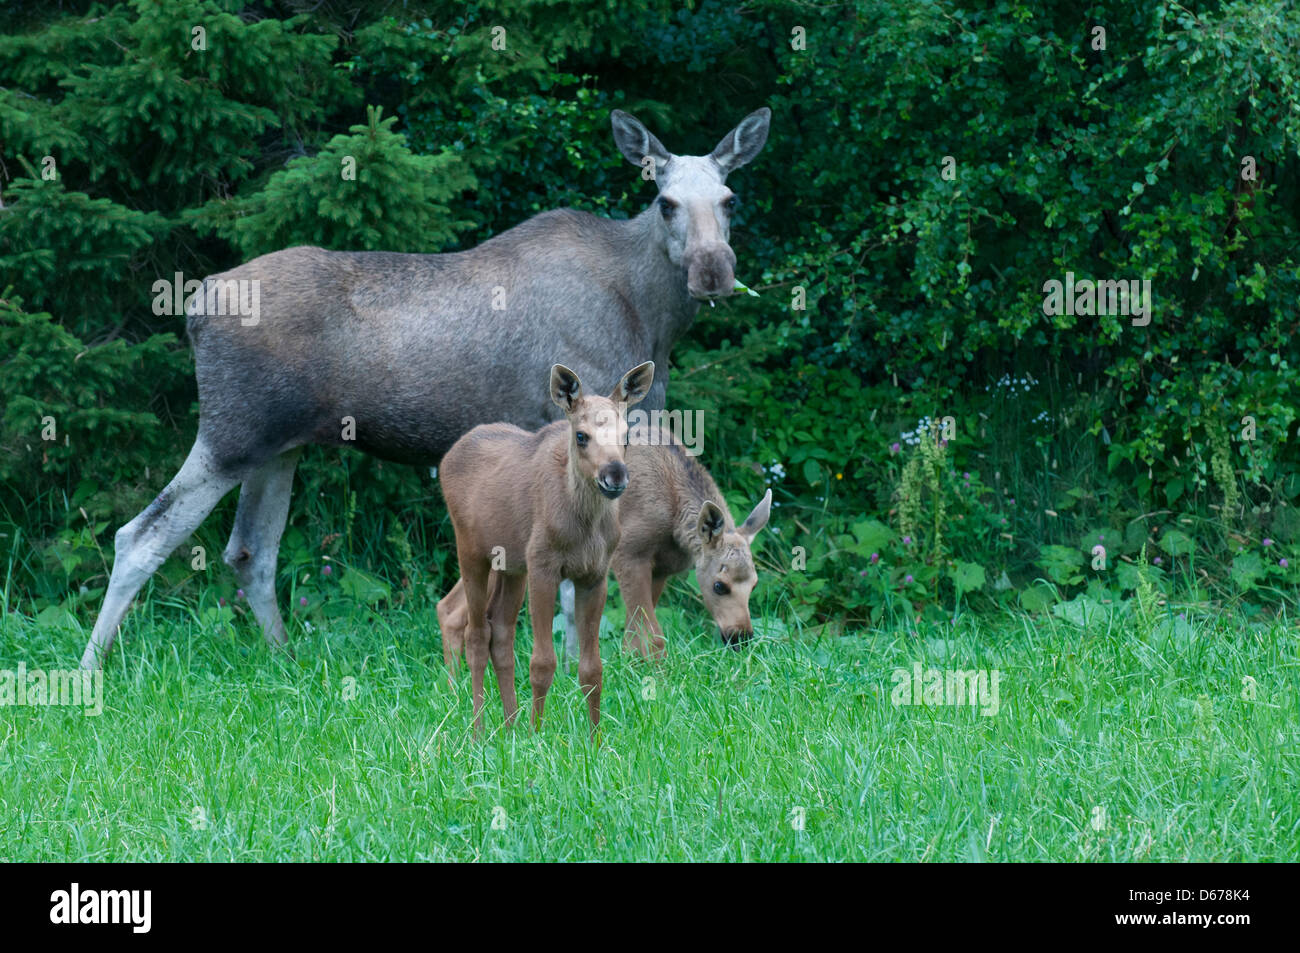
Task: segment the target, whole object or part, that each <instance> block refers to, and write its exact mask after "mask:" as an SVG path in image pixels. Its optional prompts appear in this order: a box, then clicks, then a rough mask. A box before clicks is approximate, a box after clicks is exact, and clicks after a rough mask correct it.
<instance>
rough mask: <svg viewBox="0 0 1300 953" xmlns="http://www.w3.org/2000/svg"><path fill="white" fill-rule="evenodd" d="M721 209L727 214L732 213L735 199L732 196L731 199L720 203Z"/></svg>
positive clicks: (734, 207)
mask: <svg viewBox="0 0 1300 953" xmlns="http://www.w3.org/2000/svg"><path fill="white" fill-rule="evenodd" d="M722 207H723V208H725V209H726V210H727V211H728V212H734V211H735V210H736V197H735V196H734V195H733V196H732V197H731V198H729V199H727V200H726V201H725V202H723V203H722Z"/></svg>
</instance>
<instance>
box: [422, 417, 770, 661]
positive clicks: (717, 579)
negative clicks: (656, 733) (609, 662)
mask: <svg viewBox="0 0 1300 953" xmlns="http://www.w3.org/2000/svg"><path fill="white" fill-rule="evenodd" d="M627 469H628V489H627V492H626V493H625V494H624V495H623V498H622V499H621V500H620V501H619V512H618V521H619V529H620V535H619V542H618V547H617V548H616V549H615V550H614V556H613V559H612V560H611V562H610V568H611V569H613V571H614V578H616V579H617V580H618V586H619V591H620V592H621V593H622V594H623V602H624V604H625V606H626V607H627V630H626V632H625V634H624V639H623V647H624V648H625V649H628V650H632V651H636V652H639V653H640V654H642V655H650V654H653V655H655V656H660V655H662V654H663V651H664V638H663V635H664V633H663V628H662V627H661V626H660V625H659V619H658V617H657V616H656V615H655V609H656V607H657V606H658V605H659V597H660V596H662V595H663V591H664V586H665V585H666V584H667V582H668V579H669V577H671V576H675V575H677V574H678V573H682V572H685V571H686V570H687V569H689V568H691V567H692V566H694V567H695V576H696V580H697V581H698V582H699V586H700V594H701V596H703V598H704V605H705V607H706V608H707V609H708V610H709V615H710V616H712V617H713V621H714V622H715V623H717V626H718V631H719V632H720V633H721V635H722V638H723V641H725V642H727V643H728V644H732V645H734V644H737V643H739V642H743V641H745V640H746V639H748V638H749V637H750V636H751V635H752V634H753V631H754V629H753V624H752V622H751V621H750V616H749V596H750V593H752V592H753V590H754V585H755V583H756V582H757V581H758V575H757V573H756V572H755V569H754V560H753V557H752V556H751V554H750V551H749V547H750V543H752V542H753V539H754V537H755V536H757V535H758V533H759V531H760V530H761V529H762V528H763V527H764V526H766V525H767V520H768V516H769V515H770V513H771V508H772V491H771V490H768V491H767V493H766V494H765V495H764V496H763V499H762V500H761V501H760V502H759V504H758V505H757V506H755V507H754V509H753V511H752V512H751V513H750V514H749V516H748V518H746V520H745V522H744V523H742V524H741V525H740V526H739V527H737V526H736V524H735V521H734V520H732V518H731V513H730V512H729V511H728V510H727V504H726V501H725V500H724V499H723V497H722V494H721V493H720V492H718V486H717V484H716V483H714V482H713V478H712V477H711V476H710V475H709V473H708V471H707V470H705V469H704V467H703V466H701V465H700V464H699V463H698V462H697V461H696V460H695V459H694V458H693V457H691V456H690V455H688V454H687V453H686V452H685V450H683V448H682V446H681V444H679V443H677V441H676V440H674V439H673V438H672V435H671V434H670V433H669V432H668V430H667V429H666V428H661V427H657V426H655V427H643V426H640V425H638V426H637V427H634V428H632V430H631V431H630V432H629V434H628V447H627ZM501 582H502V580H501V574H500V573H493V575H492V586H491V593H490V596H489V603H488V606H489V607H488V618H489V620H490V621H491V624H492V626H493V631H494V633H495V630H496V627H498V626H500V625H502V624H505V622H506V621H507V620H506V619H505V614H506V613H508V612H509V607H508V606H505V605H503V599H502V591H501ZM465 623H466V611H465V585H464V582H463V581H458V582H457V583H456V585H455V586H454V587H453V588H452V590H451V591H450V592H448V593H447V595H445V596H444V597H443V598H442V601H440V602H439V603H438V624H439V627H440V628H441V629H442V651H443V657H444V659H445V660H446V662H447V670H448V673H449V675H450V673H451V671H452V669H453V666H454V664H455V661H456V659H457V658H458V657H459V656H460V653H461V647H462V645H463V644H464V640H465ZM548 631H549V630H548ZM576 636H577V633H576V631H575V630H574V627H573V626H572V625H569V626H568V627H567V632H566V635H565V652H566V654H567V655H569V656H570V657H572V656H574V655H576V654H577V638H576ZM534 637H536V633H534Z"/></svg>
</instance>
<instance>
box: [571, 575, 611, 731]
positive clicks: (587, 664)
mask: <svg viewBox="0 0 1300 953" xmlns="http://www.w3.org/2000/svg"><path fill="white" fill-rule="evenodd" d="M607 587H608V584H607V583H606V581H605V577H603V576H602V577H601V578H600V581H599V582H597V583H596V584H595V585H590V586H577V587H576V588H575V590H574V602H575V604H576V608H577V610H578V684H579V685H580V686H582V691H583V694H585V695H586V696H587V715H588V717H589V718H590V719H591V731H592V734H595V732H596V728H597V726H598V725H599V724H600V691H601V687H602V685H603V683H604V673H603V667H602V665H601V661H600V614H601V613H602V612H604V611H605V594H606V591H607Z"/></svg>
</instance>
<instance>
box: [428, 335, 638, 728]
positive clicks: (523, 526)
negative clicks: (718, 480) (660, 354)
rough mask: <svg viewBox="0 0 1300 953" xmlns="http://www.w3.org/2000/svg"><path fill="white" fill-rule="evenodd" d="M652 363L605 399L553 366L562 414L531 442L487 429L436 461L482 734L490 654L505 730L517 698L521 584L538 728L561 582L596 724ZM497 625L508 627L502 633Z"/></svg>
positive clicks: (525, 435)
mask: <svg viewBox="0 0 1300 953" xmlns="http://www.w3.org/2000/svg"><path fill="white" fill-rule="evenodd" d="M654 367H655V366H654V363H653V362H651V361H647V362H646V363H644V364H641V365H639V366H637V367H634V368H633V369H632V370H630V371H628V372H627V374H625V375H624V376H623V379H622V380H621V381H619V384H618V386H617V387H615V388H614V392H613V393H612V394H611V395H610V396H609V397H596V396H584V395H583V393H582V385H581V383H580V382H579V380H578V376H577V375H576V374H574V373H573V371H571V370H569V369H568V368H567V367H564V366H563V365H561V364H556V365H555V366H554V367H552V368H551V383H550V389H551V400H552V401H554V402H555V404H556V405H557V406H559V407H560V409H562V410H563V411H564V414H565V417H566V418H567V419H566V420H564V421H557V422H555V423H553V424H550V425H548V426H546V427H543V428H542V429H541V430H539V431H537V432H536V433H529V432H527V431H525V430H521V429H519V428H518V427H515V426H513V425H511V424H484V425H480V426H478V427H475V428H474V429H473V430H471V431H470V432H469V433H467V434H465V436H463V437H461V438H460V439H459V440H457V441H456V442H455V443H454V444H452V447H451V449H450V450H448V451H447V455H446V456H444V457H443V458H442V471H441V477H442V492H443V496H444V497H446V500H447V512H448V513H449V514H450V515H451V522H452V526H453V527H454V528H455V530H456V557H457V560H458V561H459V563H460V575H461V579H462V580H463V581H464V585H465V604H466V617H465V619H466V621H465V655H466V657H467V658H468V660H469V669H470V678H471V684H472V686H473V694H474V728H475V730H476V731H479V732H481V731H482V729H483V675H484V672H485V670H486V669H487V658H488V651H489V648H490V650H491V654H492V667H493V668H494V669H495V670H496V676H497V687H498V688H499V689H500V691H501V703H502V705H503V707H504V709H505V717H506V724H507V725H510V724H512V723H513V722H514V720H515V716H516V714H517V713H518V708H519V706H518V703H517V701H516V697H515V649H514V630H515V621H516V619H517V618H518V616H519V609H520V607H521V606H522V605H523V601H524V587H525V585H527V588H528V596H529V611H530V614H531V616H532V621H533V631H534V633H535V637H534V639H533V653H532V660H531V663H530V665H529V670H528V675H529V681H530V682H531V683H532V687H533V722H534V723H535V724H538V725H540V723H541V719H542V709H543V707H544V706H545V704H546V693H547V692H548V691H549V690H550V687H551V679H552V678H553V677H554V675H555V646H554V644H553V643H552V641H551V639H550V637H549V634H550V631H551V618H552V616H553V615H554V612H555V592H556V589H557V587H558V586H559V584H560V580H562V579H568V580H571V581H572V582H573V584H574V599H575V603H576V606H577V616H578V642H579V659H578V681H579V684H580V685H581V686H582V688H583V691H584V692H586V694H587V710H588V714H589V715H590V717H591V726H592V730H593V731H594V730H595V728H596V726H597V724H598V723H599V722H600V690H601V663H600V645H599V642H598V641H597V640H598V638H599V635H600V614H601V612H603V611H604V609H605V589H606V583H605V577H606V576H607V575H608V574H609V560H610V557H611V556H612V555H613V553H614V547H615V546H616V545H618V534H619V530H618V509H617V503H616V502H615V501H616V500H617V499H618V497H619V496H620V495H622V493H623V491H624V490H625V489H626V488H627V485H628V471H627V464H626V463H625V462H624V450H625V445H626V442H627V419H626V412H627V410H626V409H627V407H628V406H629V405H631V404H635V403H637V402H639V401H640V400H641V399H642V398H644V397H645V395H646V394H647V393H649V391H650V385H651V382H652V381H653V380H654ZM494 568H495V569H498V570H499V571H500V573H501V578H502V585H501V593H500V597H501V605H500V607H499V610H498V612H497V614H496V616H495V618H494V621H495V622H497V623H498V625H493V626H491V627H489V624H488V618H487V609H488V581H489V574H490V573H491V571H492V570H493V569H494ZM501 623H504V624H501Z"/></svg>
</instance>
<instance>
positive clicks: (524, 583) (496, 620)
mask: <svg viewBox="0 0 1300 953" xmlns="http://www.w3.org/2000/svg"><path fill="white" fill-rule="evenodd" d="M527 587H528V577H527V576H523V575H520V576H508V575H506V574H505V573H503V572H494V573H492V584H491V596H490V598H489V603H488V626H489V628H490V630H491V632H492V635H491V640H492V641H491V644H492V668H493V669H494V670H495V671H496V673H497V688H498V689H500V691H501V704H502V706H503V707H504V709H505V716H506V725H508V726H509V725H513V724H514V723H515V718H516V717H517V716H518V714H519V699H518V696H517V695H516V694H515V624H516V623H517V622H518V621H519V610H520V609H521V608H522V607H523V604H524V592H525V591H526V590H527Z"/></svg>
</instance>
